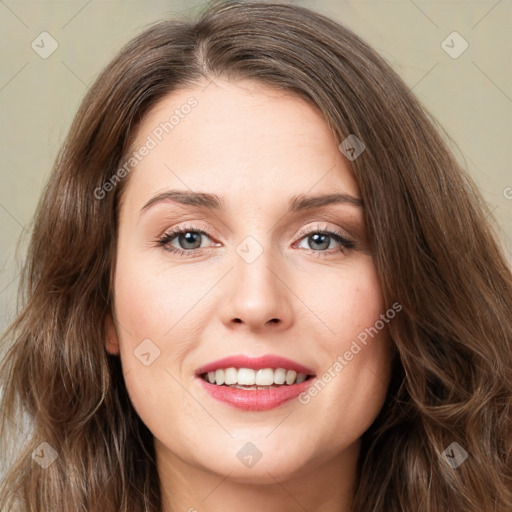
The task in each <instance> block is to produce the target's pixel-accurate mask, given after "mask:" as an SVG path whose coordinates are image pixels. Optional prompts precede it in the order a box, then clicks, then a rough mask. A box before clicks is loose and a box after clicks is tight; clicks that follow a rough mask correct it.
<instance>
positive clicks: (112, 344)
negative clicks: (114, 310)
mask: <svg viewBox="0 0 512 512" xmlns="http://www.w3.org/2000/svg"><path fill="white" fill-rule="evenodd" d="M105 322H106V329H105V332H106V335H107V339H106V340H105V349H106V351H107V352H108V353H109V354H111V355H113V356H117V355H119V339H118V337H117V331H116V326H115V323H114V319H113V318H112V314H111V313H110V312H109V313H108V314H107V318H106V320H105Z"/></svg>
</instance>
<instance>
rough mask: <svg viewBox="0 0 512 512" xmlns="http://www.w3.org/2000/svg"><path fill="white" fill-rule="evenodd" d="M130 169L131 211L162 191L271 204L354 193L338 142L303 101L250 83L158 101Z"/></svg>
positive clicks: (223, 84)
mask: <svg viewBox="0 0 512 512" xmlns="http://www.w3.org/2000/svg"><path fill="white" fill-rule="evenodd" d="M143 146H147V147H150V149H149V150H148V151H144V153H145V156H144V157H142V158H141V159H140V161H138V163H137V165H136V166H135V167H134V170H133V171H131V176H130V180H129V184H128V187H127V190H126V196H127V197H126V200H127V202H129V203H130V204H131V203H133V205H134V206H137V205H139V208H140V206H141V203H142V202H143V201H144V199H146V200H147V199H148V197H149V196H151V195H152V194H154V193H156V192H160V191H162V190H164V189H166V188H180V189H183V190H187V189H188V190H200V191H207V192H211V193H215V194H218V195H221V196H228V197H229V196H231V197H232V199H233V200H239V201H241V202H243V201H246V202H247V201H250V202H254V201H255V200H256V198H258V205H259V206H262V205H263V204H265V203H266V202H271V201H272V200H274V199H275V198H276V197H279V195H284V194H286V196H290V195H293V194H300V193H305V192H308V191H312V192H316V193H319V192H333V191H334V189H336V191H342V192H345V193H347V194H351V195H354V196H358V195H359V191H358V187H357V183H356V181H355V179H354V177H353V175H352V172H351V170H350V168H349V167H348V165H347V162H346V161H345V159H344V157H343V156H342V154H341V152H340V151H339V150H338V147H337V142H336V140H335V137H334V135H333V134H332V132H331V130H330V128H329V127H328V125H327V123H326V122H325V120H324V119H323V117H322V116H321V114H320V113H319V111H318V110H317V109H316V108H315V107H314V106H312V105H310V104H309V103H307V102H306V101H305V100H303V99H301V98H299V97H298V96H295V95H293V94H291V93H290V92H281V91H277V90H276V89H272V88H269V87H266V86H264V85H261V84H259V83H256V82H252V81H238V82H228V81H225V80H218V81H215V82H212V83H209V84H208V82H205V83H204V84H202V85H199V86H197V87H191V88H187V89H182V90H178V91H174V92H172V93H171V94H169V95H167V96H166V97H164V98H163V99H162V100H160V101H159V102H158V103H157V105H156V106H155V107H154V108H153V109H152V110H151V111H150V112H149V113H148V114H147V115H146V116H145V118H144V119H143V121H142V123H141V125H140V126H139V128H138V132H137V136H136V138H135V141H134V144H133V150H134V151H139V153H141V151H140V148H142V147H143Z"/></svg>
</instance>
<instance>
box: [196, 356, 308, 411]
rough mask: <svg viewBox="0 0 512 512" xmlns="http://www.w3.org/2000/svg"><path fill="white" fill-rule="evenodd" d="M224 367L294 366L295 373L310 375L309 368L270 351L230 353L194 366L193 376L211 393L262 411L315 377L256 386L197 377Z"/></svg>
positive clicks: (293, 395)
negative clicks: (223, 383) (240, 386)
mask: <svg viewBox="0 0 512 512" xmlns="http://www.w3.org/2000/svg"><path fill="white" fill-rule="evenodd" d="M224 368H251V369H253V370H261V369H262V368H285V369H286V370H294V371H296V372H297V373H305V374H306V375H311V376H314V374H315V372H314V371H313V370H312V369H311V368H308V367H306V366H304V365H302V364H299V363H297V362H295V361H292V360H291V359H287V358H285V357H281V356H277V355H272V354H269V355H264V356H260V357H247V356H243V355H238V356H230V357H225V358H223V359H219V360H217V361H213V362H211V363H208V364H206V365H204V366H201V368H198V369H197V371H196V378H197V380H198V381H199V382H200V383H201V385H202V386H203V389H204V390H205V391H206V392H207V393H208V394H209V395H210V396H211V397H213V398H215V399H216V400H219V401H220V402H224V403H225V404H227V405H230V406H232V407H236V408H237V409H242V410H244V411H266V410H269V409H273V408H275V407H279V406H280V405H282V404H284V403H285V402H288V401H289V400H292V399H294V398H296V397H297V396H299V395H300V394H301V393H302V392H303V391H305V390H306V389H307V388H308V387H309V386H311V384H312V383H313V382H314V380H316V379H315V378H314V377H312V378H309V379H308V380H305V381H304V382H301V383H300V384H291V385H287V384H283V385H282V386H276V387H273V388H268V389H261V390H258V389H237V388H232V387H229V386H217V385H216V384H210V383H209V382H206V381H205V380H204V379H203V378H201V377H200V376H201V375H203V374H204V373H208V372H213V371H215V370H220V369H224Z"/></svg>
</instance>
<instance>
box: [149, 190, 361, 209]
mask: <svg viewBox="0 0 512 512" xmlns="http://www.w3.org/2000/svg"><path fill="white" fill-rule="evenodd" d="M167 201H174V202H177V203H180V204H186V205H189V206H196V207H203V208H207V209H209V210H214V211H221V210H225V209H226V202H225V201H224V199H222V198H221V197H220V196H218V195H216V194H207V193H205V192H192V191H186V190H167V191H165V192H162V193H160V194H157V195H156V196H154V197H152V198H151V199H150V200H149V201H148V202H147V203H146V204H145V205H144V206H143V207H142V208H141V210H140V214H141V215H142V214H143V213H144V212H145V211H147V210H148V209H149V208H151V207H152V206H153V205H155V204H157V203H161V202H167ZM330 204H350V205H352V206H358V207H361V208H362V207H363V201H362V200H361V199H359V198H357V197H353V196H351V195H349V194H343V193H333V194H324V195H316V196H307V195H305V194H299V195H295V196H292V197H291V198H290V200H289V202H288V212H299V211H303V210H310V209H314V208H321V207H323V206H327V205H330Z"/></svg>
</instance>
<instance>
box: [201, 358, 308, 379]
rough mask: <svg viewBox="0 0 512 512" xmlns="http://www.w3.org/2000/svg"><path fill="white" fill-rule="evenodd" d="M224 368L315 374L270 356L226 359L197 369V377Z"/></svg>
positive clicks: (295, 364) (287, 360) (285, 360)
mask: <svg viewBox="0 0 512 512" xmlns="http://www.w3.org/2000/svg"><path fill="white" fill-rule="evenodd" d="M223 368H251V369H253V370H261V369H262V368H284V369H286V370H294V371H296V372H297V373H305V374H306V375H314V374H315V372H314V371H313V370H312V369H311V368H308V367H306V366H303V365H302V364H299V363H297V362H295V361H292V360H291V359H287V358H285V357H281V356H277V355H272V354H268V355H264V356H260V357H247V356H243V355H239V356H230V357H225V358H223V359H219V360H217V361H213V362H211V363H208V364H206V365H204V366H201V368H198V369H197V371H196V375H201V374H203V373H207V372H213V371H215V370H220V369H223Z"/></svg>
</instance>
